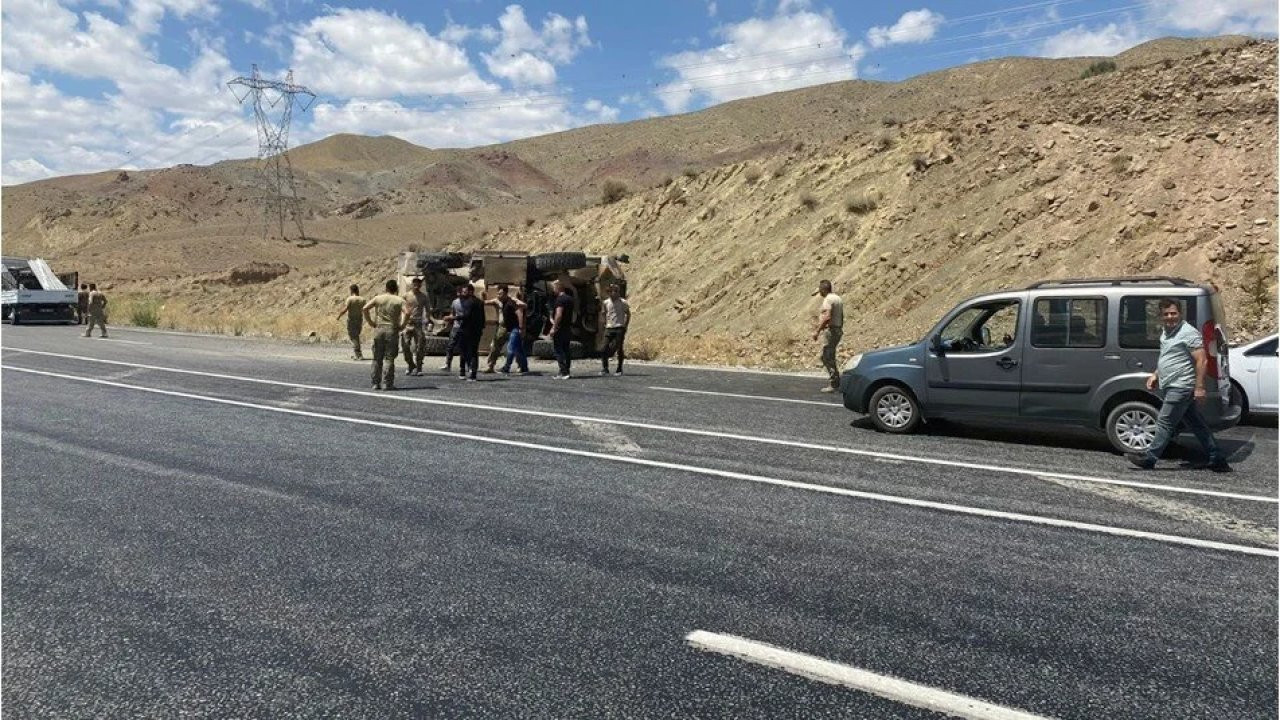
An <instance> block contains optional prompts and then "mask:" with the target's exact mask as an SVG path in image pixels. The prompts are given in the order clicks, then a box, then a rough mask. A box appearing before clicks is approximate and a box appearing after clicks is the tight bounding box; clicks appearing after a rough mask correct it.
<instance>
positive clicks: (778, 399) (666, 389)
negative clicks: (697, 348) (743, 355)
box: [649, 385, 844, 410]
mask: <svg viewBox="0 0 1280 720" xmlns="http://www.w3.org/2000/svg"><path fill="white" fill-rule="evenodd" d="M649 389H650V390H662V391H664V392H674V393H688V394H690V395H716V396H719V397H731V398H743V399H746V400H772V401H773V402H785V403H797V404H800V405H821V406H823V407H829V408H839V409H841V410H843V409H844V406H843V405H841V404H840V403H833V402H823V401H821V400H797V399H795V398H781V397H774V396H772V395H744V394H742V393H727V392H715V391H712V390H690V389H689V388H676V387H659V386H657V385H650V386H649Z"/></svg>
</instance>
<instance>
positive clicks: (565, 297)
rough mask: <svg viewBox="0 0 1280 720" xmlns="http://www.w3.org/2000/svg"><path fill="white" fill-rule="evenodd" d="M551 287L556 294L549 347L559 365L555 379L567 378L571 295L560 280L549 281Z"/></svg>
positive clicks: (569, 358)
mask: <svg viewBox="0 0 1280 720" xmlns="http://www.w3.org/2000/svg"><path fill="white" fill-rule="evenodd" d="M551 289H552V291H554V292H555V294H556V299H555V306H554V310H552V315H551V347H552V349H553V351H554V352H555V356H556V364H557V365H559V366H560V371H559V374H557V375H556V379H557V380H568V379H569V370H570V362H571V357H570V351H569V341H570V339H571V338H572V334H573V333H572V330H571V328H572V327H573V295H570V294H569V288H568V286H566V285H565V283H564V282H563V281H561V280H556V281H555V282H553V283H551Z"/></svg>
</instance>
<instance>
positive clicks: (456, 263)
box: [418, 252, 471, 270]
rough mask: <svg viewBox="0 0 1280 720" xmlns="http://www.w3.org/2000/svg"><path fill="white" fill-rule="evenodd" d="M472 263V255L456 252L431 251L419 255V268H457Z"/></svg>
mask: <svg viewBox="0 0 1280 720" xmlns="http://www.w3.org/2000/svg"><path fill="white" fill-rule="evenodd" d="M470 263H471V256H470V255H467V254H466V253H456V252H431V253H420V254H419V255H418V269H419V270H421V269H423V268H440V269H449V270H455V269H457V268H460V267H466V266H467V265H468V264H470Z"/></svg>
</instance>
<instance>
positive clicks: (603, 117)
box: [582, 98, 622, 122]
mask: <svg viewBox="0 0 1280 720" xmlns="http://www.w3.org/2000/svg"><path fill="white" fill-rule="evenodd" d="M582 107H583V108H584V109H585V110H586V111H587V112H589V113H591V114H592V115H595V116H596V117H597V118H598V119H599V120H600V121H601V122H615V121H616V120H617V119H618V115H619V114H620V113H621V112H622V111H620V110H619V109H618V108H616V107H612V106H610V105H605V104H604V103H602V102H600V101H599V100H597V99H595V98H591V99H589V100H587V101H586V102H584V103H582Z"/></svg>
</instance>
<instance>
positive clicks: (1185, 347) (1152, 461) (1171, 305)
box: [1125, 298, 1231, 472]
mask: <svg viewBox="0 0 1280 720" xmlns="http://www.w3.org/2000/svg"><path fill="white" fill-rule="evenodd" d="M1159 307H1160V319H1161V321H1163V322H1164V331H1163V332H1161V334H1160V359H1159V360H1158V361H1157V362H1156V371H1155V372H1153V373H1151V376H1150V377H1148V378H1147V389H1148V390H1151V391H1155V390H1157V389H1159V390H1160V391H1162V392H1163V394H1164V402H1163V403H1162V404H1161V405H1160V416H1159V417H1158V418H1157V419H1156V436H1155V438H1154V439H1153V440H1152V441H1151V447H1149V448H1147V451H1146V452H1145V453H1126V454H1125V457H1126V458H1128V459H1129V462H1131V463H1133V464H1134V465H1137V466H1138V467H1139V468H1142V469H1143V470H1150V469H1151V468H1153V467H1155V466H1156V461H1157V460H1159V459H1160V455H1161V453H1163V452H1164V449H1165V447H1166V446H1168V444H1169V441H1170V440H1172V439H1173V436H1174V433H1176V432H1177V429H1178V423H1179V422H1180V421H1182V420H1186V421H1187V425H1188V426H1189V427H1190V428H1191V432H1193V433H1195V436H1196V439H1197V440H1199V441H1200V444H1201V445H1202V446H1204V450H1205V452H1206V453H1208V454H1209V469H1210V470H1213V471H1214V472H1231V466H1230V465H1228V464H1227V459H1226V458H1225V457H1223V455H1222V452H1221V451H1220V450H1219V449H1218V443H1217V441H1215V440H1214V438H1213V432H1212V431H1211V430H1210V429H1209V425H1208V424H1207V423H1205V421H1204V416H1202V415H1201V414H1200V408H1199V407H1197V403H1202V402H1204V400H1205V397H1206V393H1205V389H1204V382H1205V369H1206V367H1207V365H1208V356H1207V355H1206V354H1205V353H1206V351H1205V347H1204V340H1203V339H1202V338H1201V337H1200V334H1199V333H1197V332H1196V330H1195V328H1193V327H1191V326H1190V325H1188V324H1187V323H1186V322H1184V321H1183V320H1182V310H1181V308H1180V307H1179V306H1178V303H1177V301H1175V300H1171V299H1169V298H1165V299H1163V300H1161V301H1160V303H1159Z"/></svg>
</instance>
